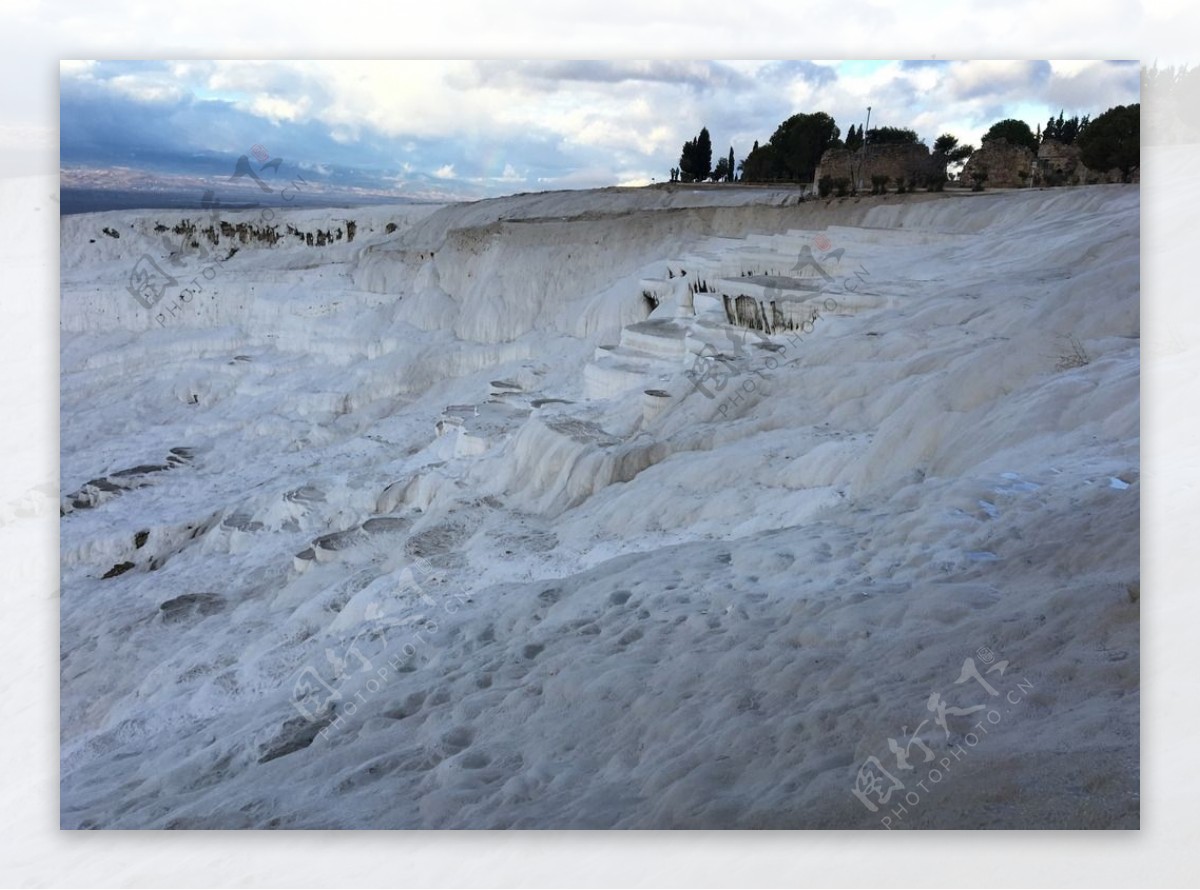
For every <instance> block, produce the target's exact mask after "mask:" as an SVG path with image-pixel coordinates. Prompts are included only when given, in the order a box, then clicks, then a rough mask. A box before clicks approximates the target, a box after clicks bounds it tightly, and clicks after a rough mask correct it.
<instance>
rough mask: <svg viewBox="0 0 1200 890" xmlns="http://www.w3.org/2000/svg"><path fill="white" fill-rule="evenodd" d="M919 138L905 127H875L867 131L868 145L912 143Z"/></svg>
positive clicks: (914, 132) (918, 140)
mask: <svg viewBox="0 0 1200 890" xmlns="http://www.w3.org/2000/svg"><path fill="white" fill-rule="evenodd" d="M920 141H921V140H920V139H919V138H918V137H917V134H916V131H914V130H909V129H907V128H905V127H877V128H875V129H874V130H868V131H867V144H868V145H912V144H915V143H917V142H920Z"/></svg>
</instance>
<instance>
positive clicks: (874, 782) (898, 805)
mask: <svg viewBox="0 0 1200 890" xmlns="http://www.w3.org/2000/svg"><path fill="white" fill-rule="evenodd" d="M975 655H976V656H977V657H978V658H979V661H980V662H982V663H983V664H984V665H985V666H987V670H986V671H985V672H984V673H982V674H981V673H980V672H979V666H978V665H977V664H976V663H975V658H967V659H965V660H964V661H963V665H962V670H961V671H960V672H959V675H958V679H957V680H955V681H954V685H955V686H960V685H962V684H964V683H968V682H970V681H972V680H973V681H975V682H976V683H978V684H979V687H980V688H981V689H982V691H983V692H985V693H987V698H986V699H985V700H984V702H983V703H982V704H968V705H967V706H966V707H956V706H954V705H950V704H948V703H947V702H946V700H945V699H944V698H942V694H941V693H940V692H937V691H934V692H931V693H930V695H929V698H928V699H926V702H925V708H926V710H928V711H929V712H930V713H931V714H932V715H933V717H932V719H933V723H934V725H935V726H937V727H940V728H941V730H942V732H943V734H944V736H943V739H942V741H943V742H944V743H946V744H948V745H949V744H950V737H951V734H952V729H951V726H950V723H949V718H951V717H954V718H964V727H965V728H967V729H968V730H969V731H968V732H966V733H960V732H955V733H954V735H956V736H959V735H961V737H962V739H961V741H962V744H959V743H954V744H953V745H952V746H951V747H949V749H948V751H949V753H948V754H947V755H946V756H944V757H942V758H940V759H938V757H937V755H936V754H935V753H934V752H933V749H932V748H930V747H929V745H928V744H926V742H925V740H924V739H922V738H921V736H920V735H919V733H920V732H921V730H922V729H923V728H924V727H925V725H926V724H927V723H929V721H930V718H928V717H927V718H925V719H924V720H922V721H921V722H920V723H919V724H917V727H916V729H914V730H913V732H912V734H911V735H909V734H908V727H907V726H903V727H901V729H900V739H899V740H897V739H895V738H889V739H888V750H889V751H890V752H891V754H892V755H893V756H894V757H895V770H896V772H897V773H900V774H901V775H902V776H903V777H904V778H903V779H901V778H898V777H897V776H896V775H895V774H893V773H891V772H889V771H888V770H887V768H885V767H884V765H883V762H882V761H881V760H880V759H879V758H878V757H876V756H875V755H871V756H870V757H868V758H867V759H866V761H865V762H864V763H863V765H862V766H861V767H859V769H858V773H857V775H856V776H855V778H854V784H853V786H852V787H851V789H850V793H851V794H853V795H854V797H855V798H857V799H858V801H859V802H860V803H862V805H863V806H864V807H866V808H867V810H868V811H870V812H871V813H878V812H880V810H881V809H882V808H887V812H886V813H885V814H884V815H882V816H881V817H880V825H882V826H883V827H884V828H886V829H888V830H889V831H890V830H891V828H892V826H893V824H897V823H899V822H903V821H904V817H905V816H907V815H909V812H910V808H913V809H915V808H916V807H918V806H920V804H921V800H922V797H921V795H920V794H919V793H918V792H917V790H916V789H917V788H920V789H921V791H923V792H925V793H926V794H929V793H930V791H931V788H930V787H929V786H930V785H937V784H939V783H940V782H941V781H942V780H943V779H944V778H946V777H947V776H948V775H949V774H950V768H951V766H953V765H955V764H957V763H958V762H959V761H961V760H962V759H963V758H964V757H966V756H967V754H968V753H969V751H970V750H972V749H974V748H975V747H976V746H977V745H979V743H980V741H981V740H982V739H983V737H984V736H986V735H987V734H988V732H989V731H990V730H989V729H988V727H995V726H998V725H999V724H1000V723H1001V722H1002V721H1003V720H1004V713H1005V712H1004V711H1001V710H1000V707H1002V706H1003V704H1007V705H1008V707H1007V708H1005V711H1007V712H1011V710H1012V708H1013V707H1015V706H1017V705H1019V704H1021V703H1022V702H1023V701H1024V700H1025V698H1026V697H1027V695H1028V693H1030V692H1032V691H1033V684H1032V683H1030V682H1029V681H1028V680H1026V679H1024V678H1022V679H1020V680H1018V681H1016V683H1015V684H1014V685H1013V686H1011V687H1010V688H1008V689H1007V690H1001V689H997V688H996V686H995V685H993V684H992V682H988V679H987V677H988V676H990V675H992V674H997V675H998V676H997V677H996V678H994V679H993V682H994V683H996V684H1000V683H1001V681H1002V679H1003V678H1004V674H1005V671H1006V670H1007V669H1008V662H1007V661H996V656H995V654H994V653H993V652H992V650H991V649H989V648H988V647H986V646H983V647H980V648H979V649H978V650H977V651H976V653H975ZM980 712H983V713H982V715H981V717H980V719H979V720H978V721H977V722H976V723H975V724H974V725H973V726H972V725H969V724H968V723H966V722H965V721H966V720H967V719H968V718H973V717H974V716H975V715H977V714H980ZM901 742H903V744H901ZM963 745H966V748H964V747H963ZM914 746H915V747H916V748H917V750H918V752H919V754H920V756H921V760H920V763H919V765H920V767H921V768H922V770H923V771H924V773H925V775H924V777H923V778H921V779H920V780H918V781H914V779H915V777H916V776H917V775H919V774H920V771H918V769H917V766H915V765H914V764H913V760H914V758H915V755H914V753H913V748H914ZM935 761H936V763H935ZM931 763H935V765H934V766H928V764H931ZM905 779H907V780H908V781H907V782H906V781H905ZM926 783H928V784H926ZM899 792H904V793H903V795H902V796H900V794H899ZM893 795H897V797H898V798H899V799H898V800H896V801H895V802H894V803H893V801H892V796H893Z"/></svg>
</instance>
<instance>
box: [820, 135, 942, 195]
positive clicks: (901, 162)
mask: <svg viewBox="0 0 1200 890" xmlns="http://www.w3.org/2000/svg"><path fill="white" fill-rule="evenodd" d="M933 169H934V165H933V162H932V160H931V158H930V154H929V147H928V146H926V145H922V144H921V143H919V142H918V143H909V144H905V145H872V146H869V147H867V149H866V151H865V152H864V151H863V150H862V149H859V150H858V151H850V150H849V149H845V148H831V149H829V150H828V151H827V152H825V154H823V155H821V163H820V164H819V165H818V166H817V173H816V181H817V182H820V181H821V179H822V177H825V176H828V177H830V178H832V179H842V178H844V179H848V180H850V181H851V182H852V183H854V182H857V183H858V184H859V186H860V188H870V187H871V177H872V176H887V177H889V179H890V182H891V184H892V185H895V183H896V182H898V181H899V180H901V179H903V180H904V181H905V182H912V181H913V180H919V181H921V182H924V181H925V179H926V177H927V176H928V175H929V174H930V173H931V172H933Z"/></svg>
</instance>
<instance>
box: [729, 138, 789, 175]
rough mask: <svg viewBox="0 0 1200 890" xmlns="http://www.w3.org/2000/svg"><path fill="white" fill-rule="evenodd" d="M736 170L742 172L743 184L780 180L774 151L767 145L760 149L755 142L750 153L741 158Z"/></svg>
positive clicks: (779, 171) (777, 161)
mask: <svg viewBox="0 0 1200 890" xmlns="http://www.w3.org/2000/svg"><path fill="white" fill-rule="evenodd" d="M738 169H740V170H741V171H742V181H743V182H771V181H773V180H776V179H781V178H782V173H781V170H780V166H779V159H778V157H777V156H776V152H775V149H774V148H773V147H772V146H771V145H769V144H768V145H763V146H761V147H760V146H759V144H758V141H757V140H756V141H755V143H754V147H753V148H752V149H750V153H749V154H748V155H746V157H744V158H742V162H741V164H739V165H738Z"/></svg>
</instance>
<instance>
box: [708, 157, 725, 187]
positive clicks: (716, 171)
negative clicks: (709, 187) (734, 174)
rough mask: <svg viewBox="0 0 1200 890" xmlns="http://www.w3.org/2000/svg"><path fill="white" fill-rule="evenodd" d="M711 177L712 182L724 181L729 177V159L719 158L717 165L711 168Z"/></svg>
mask: <svg viewBox="0 0 1200 890" xmlns="http://www.w3.org/2000/svg"><path fill="white" fill-rule="evenodd" d="M712 178H713V181H714V182H724V181H725V180H727V179H728V178H729V159H728V158H719V159H718V160H717V166H716V167H714V168H713V174H712Z"/></svg>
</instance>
